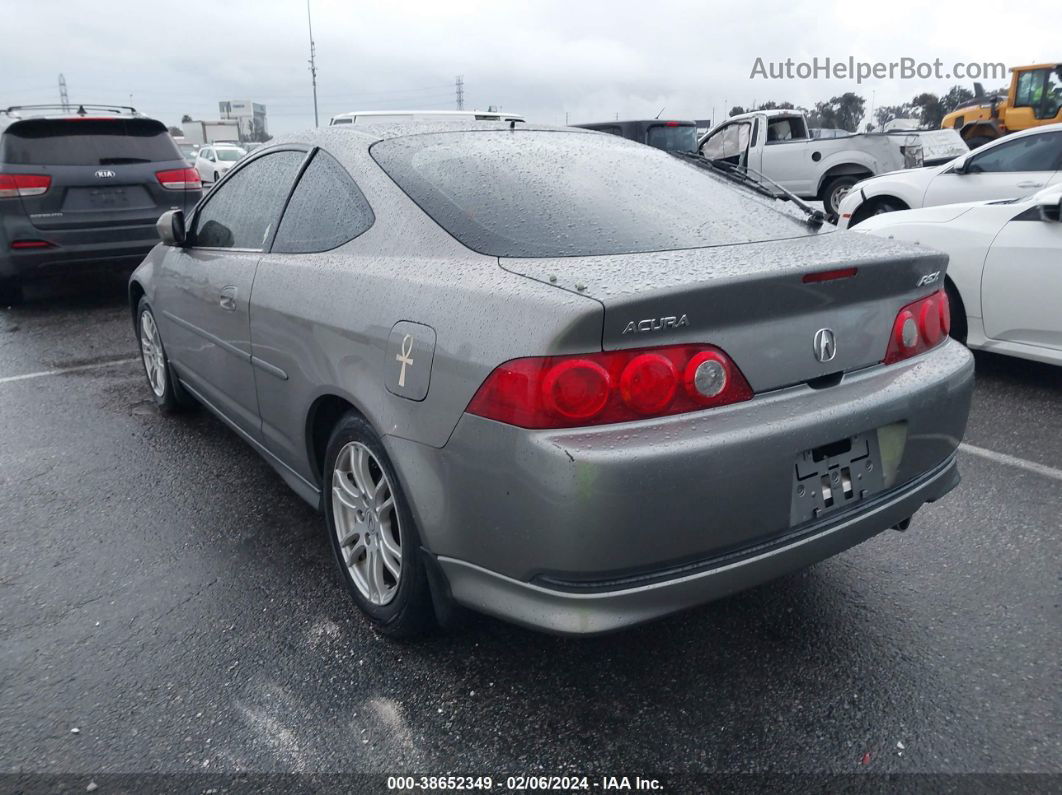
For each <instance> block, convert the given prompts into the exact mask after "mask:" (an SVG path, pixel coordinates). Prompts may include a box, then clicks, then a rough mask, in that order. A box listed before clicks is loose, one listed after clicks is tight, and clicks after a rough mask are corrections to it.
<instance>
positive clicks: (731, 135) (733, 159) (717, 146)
mask: <svg viewBox="0 0 1062 795" xmlns="http://www.w3.org/2000/svg"><path fill="white" fill-rule="evenodd" d="M751 131H752V124H751V122H749V121H747V120H742V121H734V122H730V123H729V124H726V125H724V126H722V127H720V128H719V129H718V130H716V131H715V132H713V133H712V134H711V135H710V136H709V137H708V138H706V139H705V141H704V143H703V144H701V155H703V156H704V157H705V158H707V159H708V160H716V161H718V160H723V161H726V162H727V163H730V164H731V165H735V166H746V165H752V167H753V168H756V167H757V165H756V164H750V163H748V151H749V138H750V135H751Z"/></svg>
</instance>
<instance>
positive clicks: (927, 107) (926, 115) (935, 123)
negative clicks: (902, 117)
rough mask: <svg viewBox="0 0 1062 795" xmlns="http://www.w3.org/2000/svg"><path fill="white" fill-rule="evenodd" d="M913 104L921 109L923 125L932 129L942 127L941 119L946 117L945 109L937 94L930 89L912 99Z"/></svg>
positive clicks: (920, 116)
mask: <svg viewBox="0 0 1062 795" xmlns="http://www.w3.org/2000/svg"><path fill="white" fill-rule="evenodd" d="M911 104H912V105H914V106H915V107H916V108H919V109H920V113H919V118H920V119H921V120H922V126H923V127H927V128H929V129H931V130H935V129H937V128H938V127H940V120H941V119H943V118H944V110H943V109H942V108H941V105H940V99H939V98H938V97H937V95H936V94H930V93H929V92H928V91H927V92H925V93H923V94H919V95H918V96H917V97H915V98H914V99H912V100H911Z"/></svg>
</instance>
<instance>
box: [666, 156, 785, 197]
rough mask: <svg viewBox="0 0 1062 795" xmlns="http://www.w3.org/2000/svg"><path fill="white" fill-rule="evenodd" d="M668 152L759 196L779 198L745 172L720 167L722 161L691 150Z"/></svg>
mask: <svg viewBox="0 0 1062 795" xmlns="http://www.w3.org/2000/svg"><path fill="white" fill-rule="evenodd" d="M669 154H672V155H674V156H675V157H681V158H683V159H684V160H686V161H687V162H688V163H690V164H691V165H694V166H697V167H698V168H703V169H705V170H707V171H711V172H712V173H714V174H718V175H719V176H721V177H723V179H728V180H730V181H731V182H736V183H737V184H738V185H742V186H744V187H746V188H749V189H751V190H754V191H756V193H758V194H760V195H761V196H766V197H767V198H768V199H778V198H781V197H779V196H778V195H777V194H776V193H774V192H773V191H771V190H768V189H767V188H766V187H765V186H764V185H763V184H762V183H760V182H757V181H756V180H754V179H753V178H752V177H750V176H748V175H747V174H743V173H741V172H739V171H732V170H730V169H729V168H722V167H721V166H722V165H723V164H722V163H717V162H715V161H712V160H708V159H707V158H705V157H701V155H695V154H693V153H692V152H670V153H669ZM726 165H727V166H729V165H730V164H729V163H727V164H726Z"/></svg>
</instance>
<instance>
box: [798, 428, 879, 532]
mask: <svg viewBox="0 0 1062 795" xmlns="http://www.w3.org/2000/svg"><path fill="white" fill-rule="evenodd" d="M883 484H884V480H883V476H882V471H881V450H880V448H879V446H878V434H877V432H876V431H869V432H867V433H859V434H856V435H855V436H849V437H846V438H844V439H838V440H836V441H834V442H830V443H829V444H824V445H820V446H819V447H815V448H812V449H811V450H805V451H804V452H802V453H801V454H800V455H799V456H797V460H796V465H795V466H794V468H793V492H792V509H791V512H790V523H791V525H792V526H796V525H800V524H804V523H805V522H810V521H813V520H815V519H820V518H822V517H823V516H826V515H828V514H831V513H834V512H835V511H839V510H842V509H844V508H846V507H848V506H851V505H854V504H855V503H858V502H861V501H863V500H865V499H866V498H867V497H870V496H871V495H873V494H877V493H878V492H880V491H881V490H882V487H883Z"/></svg>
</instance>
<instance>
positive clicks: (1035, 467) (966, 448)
mask: <svg viewBox="0 0 1062 795" xmlns="http://www.w3.org/2000/svg"><path fill="white" fill-rule="evenodd" d="M959 449H960V450H962V451H963V452H964V453H969V454H970V455H976V456H980V457H981V458H987V459H988V460H989V461H995V462H996V463H997V464H1006V465H1007V466H1012V467H1018V468H1019V469H1024V470H1026V471H1028V472H1035V473H1036V474H1037V475H1043V476H1044V477H1047V478H1053V479H1054V480H1062V469H1055V468H1054V467H1049V466H1046V465H1045V464H1037V463H1036V462H1035V461H1026V460H1025V459H1024V458H1016V457H1015V456H1012V455H1007V454H1006V453H997V452H996V451H995V450H986V449H985V448H983V447H977V446H975V445H972V444H967V443H966V442H963V443H962V444H960V445H959Z"/></svg>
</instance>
